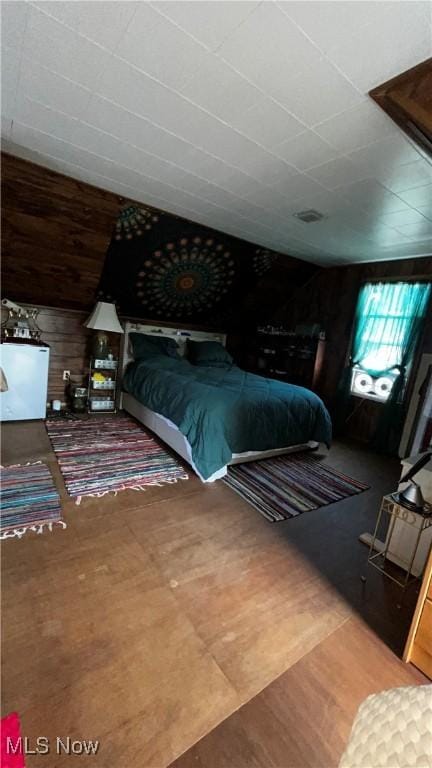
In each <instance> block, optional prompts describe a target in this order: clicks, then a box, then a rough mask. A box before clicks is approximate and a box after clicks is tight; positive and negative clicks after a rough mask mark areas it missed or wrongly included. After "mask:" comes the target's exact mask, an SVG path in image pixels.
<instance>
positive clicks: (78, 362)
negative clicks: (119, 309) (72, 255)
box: [2, 304, 120, 402]
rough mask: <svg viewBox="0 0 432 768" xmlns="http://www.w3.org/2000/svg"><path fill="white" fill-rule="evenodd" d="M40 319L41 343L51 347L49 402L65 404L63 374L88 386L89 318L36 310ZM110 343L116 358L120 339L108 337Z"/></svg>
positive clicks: (84, 314) (66, 311)
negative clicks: (65, 372) (67, 374)
mask: <svg viewBox="0 0 432 768" xmlns="http://www.w3.org/2000/svg"><path fill="white" fill-rule="evenodd" d="M21 306H32V307H35V306H36V305H35V304H31V305H30V304H29V305H26V304H22V305H21ZM37 309H38V310H39V315H38V318H37V324H38V326H39V328H40V330H41V340H42V341H43V342H45V344H48V345H49V347H50V365H49V375H48V400H49V401H51V400H53V399H58V400H61V401H62V402H65V399H66V385H67V382H65V381H63V371H65V370H67V371H70V372H71V380H72V381H73V382H74V383H76V384H79V383H81V382H82V383H83V384H85V385H87V378H86V376H87V372H88V365H89V360H90V345H89V340H90V335H91V333H92V332H91V331H89V330H87V328H85V326H84V322H85V320H86V319H87V317H88V314H89V313H88V312H87V311H85V312H83V311H79V310H73V309H72V310H71V309H55V308H52V307H41V306H38V307H37ZM6 316H7V313H6V312H5V310H4V309H2V322H3V320H5V319H6ZM110 343H111V346H112V351H113V353H114V354H115V355H118V351H119V344H120V337H119V336H117V335H116V334H112V335H111V339H110Z"/></svg>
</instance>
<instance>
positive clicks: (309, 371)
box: [246, 330, 325, 389]
mask: <svg viewBox="0 0 432 768" xmlns="http://www.w3.org/2000/svg"><path fill="white" fill-rule="evenodd" d="M324 350H325V340H324V339H320V338H316V337H313V336H304V335H300V334H296V333H291V332H288V331H280V332H271V333H267V332H265V331H261V330H259V331H258V332H257V334H256V336H255V337H254V338H253V339H252V340H251V344H250V346H249V354H248V362H247V363H246V366H247V367H248V368H249V369H252V370H253V371H254V372H256V373H259V374H261V376H267V377H268V378H273V379H279V380H280V381H287V382H289V383H291V384H299V385H301V386H304V387H308V388H310V389H316V388H317V387H318V382H319V378H320V373H321V369H322V364H323V359H324Z"/></svg>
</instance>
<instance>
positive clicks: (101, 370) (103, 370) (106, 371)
mask: <svg viewBox="0 0 432 768" xmlns="http://www.w3.org/2000/svg"><path fill="white" fill-rule="evenodd" d="M117 368H118V361H117V360H114V359H113V358H112V356H111V357H110V358H107V359H106V360H103V359H101V358H92V360H91V361H90V372H89V383H88V412H89V413H94V412H95V411H97V412H99V413H100V412H101V411H108V412H110V413H113V412H115V410H116V399H117V397H116V396H117Z"/></svg>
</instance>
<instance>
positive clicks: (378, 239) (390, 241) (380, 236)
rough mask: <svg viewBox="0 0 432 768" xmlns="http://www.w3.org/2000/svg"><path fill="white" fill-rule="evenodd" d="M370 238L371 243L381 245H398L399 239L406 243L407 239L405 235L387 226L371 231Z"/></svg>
mask: <svg viewBox="0 0 432 768" xmlns="http://www.w3.org/2000/svg"><path fill="white" fill-rule="evenodd" d="M370 239H371V240H372V242H373V243H376V244H377V245H381V246H387V245H400V244H401V241H405V242H406V243H408V240H409V238H408V237H406V236H405V235H402V234H401V233H400V232H397V231H396V230H395V229H390V228H389V227H383V228H382V229H377V230H376V231H375V232H372V233H371V234H370Z"/></svg>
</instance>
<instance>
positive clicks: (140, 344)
mask: <svg viewBox="0 0 432 768" xmlns="http://www.w3.org/2000/svg"><path fill="white" fill-rule="evenodd" d="M129 339H130V343H131V346H132V354H133V356H134V358H135V359H136V360H140V359H142V358H146V357H157V356H158V355H164V356H165V357H166V356H168V357H174V358H176V359H180V355H179V354H178V346H177V342H176V340H175V339H170V338H168V337H166V336H150V335H148V334H147V333H130V334H129Z"/></svg>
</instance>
